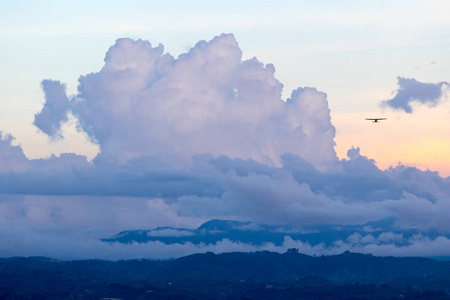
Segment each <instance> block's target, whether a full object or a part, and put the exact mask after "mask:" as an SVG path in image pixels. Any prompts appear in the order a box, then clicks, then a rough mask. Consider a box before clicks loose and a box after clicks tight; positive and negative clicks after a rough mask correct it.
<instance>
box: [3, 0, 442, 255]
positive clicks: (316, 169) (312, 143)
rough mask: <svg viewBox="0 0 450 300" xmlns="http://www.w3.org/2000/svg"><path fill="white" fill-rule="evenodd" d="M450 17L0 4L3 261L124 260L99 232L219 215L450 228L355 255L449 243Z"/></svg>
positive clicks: (367, 7)
mask: <svg viewBox="0 0 450 300" xmlns="http://www.w3.org/2000/svg"><path fill="white" fill-rule="evenodd" d="M448 11H450V2H446V1H437V0H433V1H403V0H401V1H384V0H383V1H364V2H361V1H356V0H346V1H339V2H336V1H283V2H282V3H275V2H273V1H253V0H251V1H244V2H242V3H238V2H232V3H229V2H224V1H210V2H208V4H205V2H204V1H189V2H183V1H178V0H173V1H164V2H161V3H159V2H158V3H157V2H155V1H141V0H131V1H128V2H127V3H126V4H125V3H122V2H120V1H103V0H100V1H84V0H82V1H77V2H76V3H75V2H74V3H71V2H67V1H61V2H55V1H49V0H44V1H40V2H35V1H27V0H22V1H20V0H19V1H10V2H4V3H1V4H0V28H1V30H0V43H1V47H2V54H1V55H0V65H1V66H2V68H1V69H0V133H1V136H0V137H1V139H0V178H1V179H2V180H1V181H0V208H1V209H0V225H2V226H3V228H6V229H5V234H4V236H2V234H1V232H0V240H1V239H3V240H4V241H3V242H4V243H3V246H0V257H1V256H5V255H15V254H17V253H16V252H14V251H15V250H14V249H16V248H20V247H22V246H23V250H21V251H23V252H21V254H24V255H29V254H33V255H55V256H59V257H69V258H74V257H75V258H77V257H79V256H78V253H77V251H78V252H79V253H80V256H81V257H103V256H102V253H101V251H103V250H105V253H108V255H110V256H107V257H109V258H121V257H122V256H121V255H122V254H123V253H128V252H127V251H123V249H122V248H120V249H115V248H114V249H113V247H111V248H107V249H106V248H102V247H103V246H101V247H99V244H98V240H99V239H100V238H102V237H105V236H108V235H111V234H114V233H117V232H119V231H121V230H125V229H130V228H135V227H138V228H152V227H156V226H160V225H164V226H165V225H167V226H186V227H189V228H194V227H195V226H198V225H200V224H202V222H205V221H207V220H210V219H213V218H217V219H235V220H243V221H252V222H261V223H270V224H277V223H287V224H294V225H298V226H306V225H321V224H338V225H345V224H364V223H365V222H370V221H376V220H379V219H383V218H389V217H394V218H396V220H398V221H397V223H396V226H399V228H417V230H418V231H419V232H421V233H422V232H427V230H437V232H439V233H442V234H443V235H442V238H443V240H437V241H435V240H432V241H430V240H427V238H426V237H425V238H423V239H420V238H419V237H417V236H415V237H414V239H415V240H413V241H407V242H405V244H408V243H409V244H408V245H412V246H411V247H409V248H408V247H403V248H402V247H399V248H397V246H396V245H397V244H395V241H390V242H392V243H391V244H388V242H386V243H384V241H376V242H374V243H373V244H370V245H369V244H364V243H362V242H360V243H359V244H352V243H353V241H347V240H346V241H342V243H343V245H345V247H347V248H345V247H344V248H345V249H356V250H357V251H360V252H368V251H372V250H373V247H375V248H376V250H375V251H378V252H379V253H387V254H392V253H394V254H397V253H399V254H400V255H409V254H411V253H419V252H420V251H421V250H420V249H424V248H426V247H424V246H423V245H429V244H428V243H431V246H430V248H429V249H431V250H429V252H427V253H426V254H427V255H428V254H430V255H431V254H433V255H437V254H445V255H449V256H450V253H448V250H447V249H450V247H448V246H449V245H450V238H448V236H446V235H445V234H448V233H449V229H448V228H450V224H449V221H448V218H447V214H448V211H449V209H450V202H449V197H448V196H449V195H450V194H449V193H450V190H449V187H450V181H449V180H450V139H449V137H450V100H449V99H448V98H449V96H450V92H449V91H450V88H449V87H450V85H449V82H450V56H449V53H450V19H449V18H448ZM379 117H383V118H386V120H384V121H381V122H379V123H372V122H371V121H367V120H365V119H366V118H379ZM406 210H407V211H406ZM91 211H92V213H91ZM105 211H107V212H108V214H109V215H108V216H106V215H105V213H104V212H105ZM404 211H406V212H404ZM424 216H426V217H424ZM68 234H73V235H75V236H76V237H74V238H73V240H72V239H71V240H66V236H67V235H68ZM84 234H86V236H89V237H92V240H89V241H90V242H89V243H84V239H85V236H84ZM22 236H31V237H32V239H33V241H35V242H36V243H37V242H39V241H43V240H46V239H50V240H51V242H52V243H53V244H52V243H50V245H58V244H59V243H60V241H63V242H61V244H64V247H62V246H61V247H57V246H55V249H53V248H51V247H50V246H49V248H46V247H44V246H42V248H39V249H34V248H31V247H26V245H28V244H27V242H26V241H24V240H22V239H21V237H22ZM81 240H83V243H84V244H83V243H80V241H81ZM24 245H25V246H24ZM232 246H235V245H232ZM307 246H308V245H307ZM105 247H106V246H105ZM108 247H109V246H108ZM149 247H154V245H153V246H149ZM155 247H156V246H155ZM183 247H184V246H183ZM186 247H188V246H186ZM230 247H231V246H230ZM305 247H306V246H305ZM308 247H309V246H308ZM371 247H372V248H371ZM414 247H417V248H414ZM97 248H98V249H99V250H93V249H97ZM344 248H342V249H344ZM21 249H22V248H21ZM67 249H72V250H67ZM102 249H103V250H102ZM152 249H153V248H152ZM183 249H184V248H183ZM230 249H234V248H233V247H231V248H230ZM308 249H309V248H308ZM339 249H341V248H339ZM392 249H394V250H392ZM147 250H148V249H147V248H139V249H138V250H136V252H130V253H131V254H129V255H128V254H127V255H128V256H127V255H124V256H125V257H139V255H141V254H142V253H145V251H147ZM153 250H154V249H153ZM153 250H152V251H153ZM172 250H173V253H174V254H173V257H175V256H176V255H181V254H185V253H191V252H192V251H193V250H192V249H191V248H189V249H187V248H186V249H184V250H182V251H181V250H180V249H172ZM172 250H171V251H172ZM197 250H198V249H197ZM313 250H314V251H316V250H317V251H316V252H317V253H333V251H335V250H333V249H316V248H314V249H313ZM313 250H311V251H313ZM397 250H398V251H399V252H395V251H397ZM91 251H92V252H91ZM133 251H134V250H133ZM321 251H322V252H321ZM383 251H385V252H383ZM389 251H391V252H389ZM415 251H416V252H415ZM427 251H428V250H427ZM433 251H434V252H433ZM94 252H95V254H92V253H94ZM169 252H170V251H169ZM158 253H159V252H158ZM170 253H172V252H170ZM314 253H315V252H314ZM420 253H421V252H420ZM105 255H106V254H105ZM158 255H160V253H159V254H157V255H156V254H155V256H154V257H160V256H158ZM424 255H425V254H424Z"/></svg>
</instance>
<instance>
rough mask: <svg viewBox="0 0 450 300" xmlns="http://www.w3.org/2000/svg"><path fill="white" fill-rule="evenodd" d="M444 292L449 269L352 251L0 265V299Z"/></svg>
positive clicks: (424, 295)
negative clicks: (321, 254)
mask: <svg viewBox="0 0 450 300" xmlns="http://www.w3.org/2000/svg"><path fill="white" fill-rule="evenodd" d="M324 293H325V294H324ZM449 293H450V262H446V261H436V260H432V259H426V258H395V257H375V256H372V255H364V254H356V253H350V252H345V253H343V254H341V255H335V256H321V257H312V256H308V255H304V254H301V253H298V251H297V250H296V249H290V250H289V251H287V252H286V253H284V254H279V253H273V252H268V251H261V252H254V253H238V252H236V253H224V254H213V253H205V254H194V255H190V256H186V257H182V258H179V259H176V260H171V261H151V260H128V261H102V260H80V261H60V260H53V259H50V258H42V257H29V258H23V257H14V258H6V259H0V299H66V298H83V299H99V298H120V299H175V298H177V297H178V298H180V297H181V298H183V299H185V298H186V297H185V296H187V295H189V297H190V299H242V298H246V299H270V297H269V296H270V295H271V296H272V299H273V298H283V299H299V298H302V299H317V298H318V297H319V298H324V297H325V298H327V297H328V298H335V299H346V298H348V297H346V296H345V295H347V296H349V295H352V297H353V296H355V295H356V296H357V297H356V298H355V299H371V298H377V299H393V298H394V299H397V298H411V299H450V296H449ZM327 295H328V296H327ZM400 295H401V296H400ZM300 296H301V297H300Z"/></svg>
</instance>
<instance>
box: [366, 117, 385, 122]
mask: <svg viewBox="0 0 450 300" xmlns="http://www.w3.org/2000/svg"><path fill="white" fill-rule="evenodd" d="M366 120H369V121H373V123H379V122H378V121H382V120H386V118H374V119H369V118H366Z"/></svg>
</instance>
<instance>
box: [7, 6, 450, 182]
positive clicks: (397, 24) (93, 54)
mask: <svg viewBox="0 0 450 300" xmlns="http://www.w3.org/2000/svg"><path fill="white" fill-rule="evenodd" d="M447 9H448V3H446V2H444V1H364V2H361V1H339V2H335V1H283V2H281V3H278V2H273V1H244V2H237V1H231V2H230V1H226V2H224V1H209V2H207V3H205V2H204V1H189V2H184V1H168V2H158V1H130V2H127V3H126V4H125V3H121V2H120V1H77V2H76V3H75V2H67V1H40V2H34V1H13V2H3V3H2V4H1V12H0V14H1V18H0V19H1V20H0V27H1V28H2V31H1V41H0V43H1V47H2V53H3V55H2V56H1V57H0V64H1V65H2V69H1V71H0V79H1V85H0V89H1V91H2V95H1V96H0V97H1V102H0V103H1V104H0V105H1V108H2V109H1V112H0V114H1V116H0V120H1V121H0V128H1V129H2V130H3V131H4V132H8V133H11V134H12V135H14V136H15V137H16V143H21V144H22V146H23V148H24V151H25V153H26V154H27V155H28V156H29V157H32V158H36V157H45V156H49V155H50V153H55V154H57V155H58V154H59V153H60V152H67V151H68V149H72V151H73V149H77V150H76V151H77V152H80V153H84V154H86V155H88V156H90V157H91V158H92V157H93V156H94V155H95V153H96V151H97V150H96V148H95V147H89V146H86V145H84V146H81V144H84V143H83V142H82V141H83V139H84V138H83V137H82V136H79V135H77V134H76V133H74V132H73V130H72V133H69V132H68V133H66V135H67V136H69V135H70V137H71V138H67V139H66V140H65V141H64V142H62V141H59V142H55V141H53V142H52V143H48V142H47V140H46V138H45V137H44V136H42V135H39V133H37V132H36V130H35V128H34V127H33V126H32V125H31V124H32V119H33V116H34V114H35V113H37V112H38V111H39V110H40V109H41V107H42V103H43V94H42V91H41V89H40V82H41V81H42V80H43V79H57V80H60V81H61V82H64V83H66V84H67V87H68V90H69V93H75V92H76V87H77V84H78V82H77V81H78V77H79V76H80V75H84V74H88V73H91V72H95V71H98V70H99V69H100V68H101V66H102V64H103V58H104V55H105V52H106V51H107V49H108V48H109V47H110V46H111V45H112V44H113V43H114V41H115V40H116V39H117V38H119V37H130V38H133V39H138V38H141V39H144V40H149V41H150V42H151V43H152V44H153V45H157V44H159V43H161V44H163V45H164V47H165V51H166V52H168V53H171V54H172V55H174V56H175V57H176V56H178V55H179V54H181V53H184V52H186V51H187V50H188V49H189V48H191V47H192V46H194V45H195V44H196V43H197V42H198V41H199V40H209V39H211V38H212V37H214V36H216V35H219V34H221V33H223V32H224V33H233V34H234V35H235V37H236V39H237V41H238V43H239V46H240V48H241V49H242V51H243V58H251V57H254V56H255V57H257V58H258V59H259V60H260V61H262V62H263V63H272V64H274V66H275V68H276V75H275V76H276V78H277V79H278V80H280V81H281V82H282V83H283V85H284V89H283V97H284V99H287V98H288V97H289V96H290V94H291V91H292V90H294V89H295V88H297V87H305V86H307V87H315V88H317V89H318V90H320V91H323V92H325V93H327V95H328V101H329V107H330V109H331V113H332V118H333V124H334V125H335V127H336V129H337V137H336V142H337V148H336V149H337V151H338V155H339V156H340V157H345V153H346V151H347V150H348V149H349V148H350V147H351V146H359V147H361V148H362V151H363V152H364V153H366V154H367V155H369V156H371V157H373V158H374V159H376V160H377V162H378V163H379V164H380V165H381V166H382V167H388V166H389V165H393V164H394V165H395V164H396V163H397V162H398V161H402V162H403V163H409V164H411V165H414V164H415V165H417V166H420V167H422V168H424V167H426V166H423V165H420V163H421V162H419V161H413V158H412V157H413V156H414V155H412V154H410V153H408V148H405V149H403V150H402V151H397V150H396V149H399V148H402V146H401V145H395V149H394V150H392V149H390V150H389V152H391V153H392V152H398V153H396V154H395V155H389V154H388V153H385V150H384V149H385V148H381V147H377V146H376V145H373V144H368V143H367V142H366V141H365V140H364V139H363V137H362V135H364V132H365V131H366V129H365V128H363V129H362V130H361V132H357V134H354V133H353V132H352V131H353V128H354V127H355V126H361V125H360V124H359V120H361V118H364V117H366V116H379V115H381V114H382V112H381V109H380V107H379V103H380V102H381V101H383V100H387V99H390V98H391V97H392V93H393V92H394V91H395V90H396V89H397V82H396V78H397V77H398V76H401V77H405V78H415V79H416V80H418V81H420V82H441V81H448V78H450V74H449V73H450V71H449V70H450V68H449V64H450V60H449V57H448V53H449V48H450V42H449V41H450V37H449V32H450V30H449V29H450V28H449V27H450V21H449V20H448V18H447V17H446V14H445V12H446V11H447ZM390 112H391V111H388V113H390ZM425 114H429V113H428V112H426V111H425V112H423V114H422V115H425ZM389 117H391V118H394V119H401V118H404V115H403V114H401V113H400V114H399V113H396V114H392V113H391V114H389ZM430 118H431V117H428V119H430ZM426 119H427V118H426ZM356 120H357V121H356ZM411 123H412V124H414V122H412V121H404V122H397V123H395V125H394V126H395V128H399V127H401V126H402V124H408V125H407V127H409V128H410V127H411ZM391 124H392V123H391ZM362 127H364V125H362ZM430 130H433V131H434V133H433V134H432V135H437V134H436V132H445V133H446V132H447V131H446V129H444V128H442V127H435V128H431V129H430ZM403 131H404V130H403ZM411 131H412V132H407V134H408V135H409V136H410V139H419V140H420V138H418V137H417V134H415V132H418V131H420V129H417V130H416V129H415V128H412V130H411ZM428 136H429V134H428ZM439 139H441V137H440V136H436V137H435V138H434V139H433V140H439ZM71 140H72V142H71ZM381 143H382V144H384V145H386V144H388V143H387V140H386V139H384V140H382V141H381ZM381 143H380V144H381ZM418 143H419V144H420V142H418ZM403 144H405V143H403ZM408 147H409V146H408ZM409 149H410V148H409ZM422 152H425V154H424V155H428V156H430V155H431V154H430V153H427V151H426V150H422ZM428 152H429V151H428ZM445 153H448V151H445ZM442 155H443V154H441V156H442ZM410 156H411V158H409V157H410ZM406 157H408V161H405V158H406ZM424 160H426V159H425V158H424ZM440 160H441V161H442V160H443V159H440ZM422 163H423V162H422ZM444 164H446V165H445V166H444V167H440V166H438V165H437V163H436V162H431V161H430V162H428V161H427V162H426V163H425V165H427V166H428V167H429V168H431V169H434V170H441V172H444V174H446V175H447V174H450V166H449V164H450V162H448V161H447V162H444Z"/></svg>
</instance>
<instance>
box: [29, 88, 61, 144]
mask: <svg viewBox="0 0 450 300" xmlns="http://www.w3.org/2000/svg"><path fill="white" fill-rule="evenodd" d="M42 90H43V91H44V94H45V103H44V107H43V108H42V110H41V111H40V112H39V113H37V114H35V115H34V122H33V124H34V125H35V126H36V127H37V128H39V129H40V130H41V131H42V132H44V133H45V134H47V135H48V136H50V137H52V138H58V137H61V134H60V129H61V124H62V123H64V122H66V121H67V119H68V116H67V113H68V111H69V99H68V98H67V96H66V86H65V84H62V83H61V82H59V81H53V80H44V81H42Z"/></svg>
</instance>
